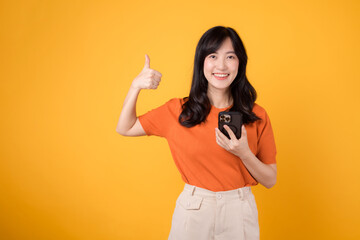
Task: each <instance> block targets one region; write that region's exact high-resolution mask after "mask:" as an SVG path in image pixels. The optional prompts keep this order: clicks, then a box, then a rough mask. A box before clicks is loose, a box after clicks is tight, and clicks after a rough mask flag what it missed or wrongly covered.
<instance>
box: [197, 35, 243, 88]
mask: <svg viewBox="0 0 360 240" xmlns="http://www.w3.org/2000/svg"><path fill="white" fill-rule="evenodd" d="M238 67H239V59H238V57H237V56H236V54H235V51H234V48H233V46H232V42H231V39H230V38H229V37H228V38H226V39H225V40H224V42H223V43H222V44H221V46H220V48H219V49H218V50H217V51H216V52H214V53H211V54H209V55H208V56H206V57H205V61H204V75H205V77H206V79H207V80H208V90H210V91H211V90H212V89H214V88H216V89H221V90H226V89H227V88H228V87H229V86H230V84H231V83H232V82H233V81H234V79H235V77H236V75H237V73H238Z"/></svg>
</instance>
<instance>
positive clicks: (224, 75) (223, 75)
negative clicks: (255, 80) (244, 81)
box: [213, 73, 230, 80]
mask: <svg viewBox="0 0 360 240" xmlns="http://www.w3.org/2000/svg"><path fill="white" fill-rule="evenodd" d="M213 75H214V76H215V78H216V79H218V80H225V79H226V78H227V77H228V76H229V75H230V74H228V73H213Z"/></svg>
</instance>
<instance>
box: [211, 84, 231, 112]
mask: <svg viewBox="0 0 360 240" xmlns="http://www.w3.org/2000/svg"><path fill="white" fill-rule="evenodd" d="M207 95H208V98H209V100H210V103H211V105H213V106H214V107H216V108H225V107H228V106H230V105H231V104H232V103H233V100H232V97H231V94H230V91H229V88H228V89H226V90H222V89H208V91H207Z"/></svg>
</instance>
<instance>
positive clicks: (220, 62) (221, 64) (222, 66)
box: [216, 58, 226, 70]
mask: <svg viewBox="0 0 360 240" xmlns="http://www.w3.org/2000/svg"><path fill="white" fill-rule="evenodd" d="M216 66H217V68H218V69H219V70H224V69H226V62H225V59H224V58H219V59H218V61H217V64H216Z"/></svg>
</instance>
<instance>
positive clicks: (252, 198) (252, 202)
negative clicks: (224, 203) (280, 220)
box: [248, 194, 258, 217]
mask: <svg viewBox="0 0 360 240" xmlns="http://www.w3.org/2000/svg"><path fill="white" fill-rule="evenodd" d="M248 201H249V204H250V207H251V209H252V212H253V213H254V214H255V216H256V217H258V210H257V205H256V201H255V196H254V194H250V196H249V199H248Z"/></svg>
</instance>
